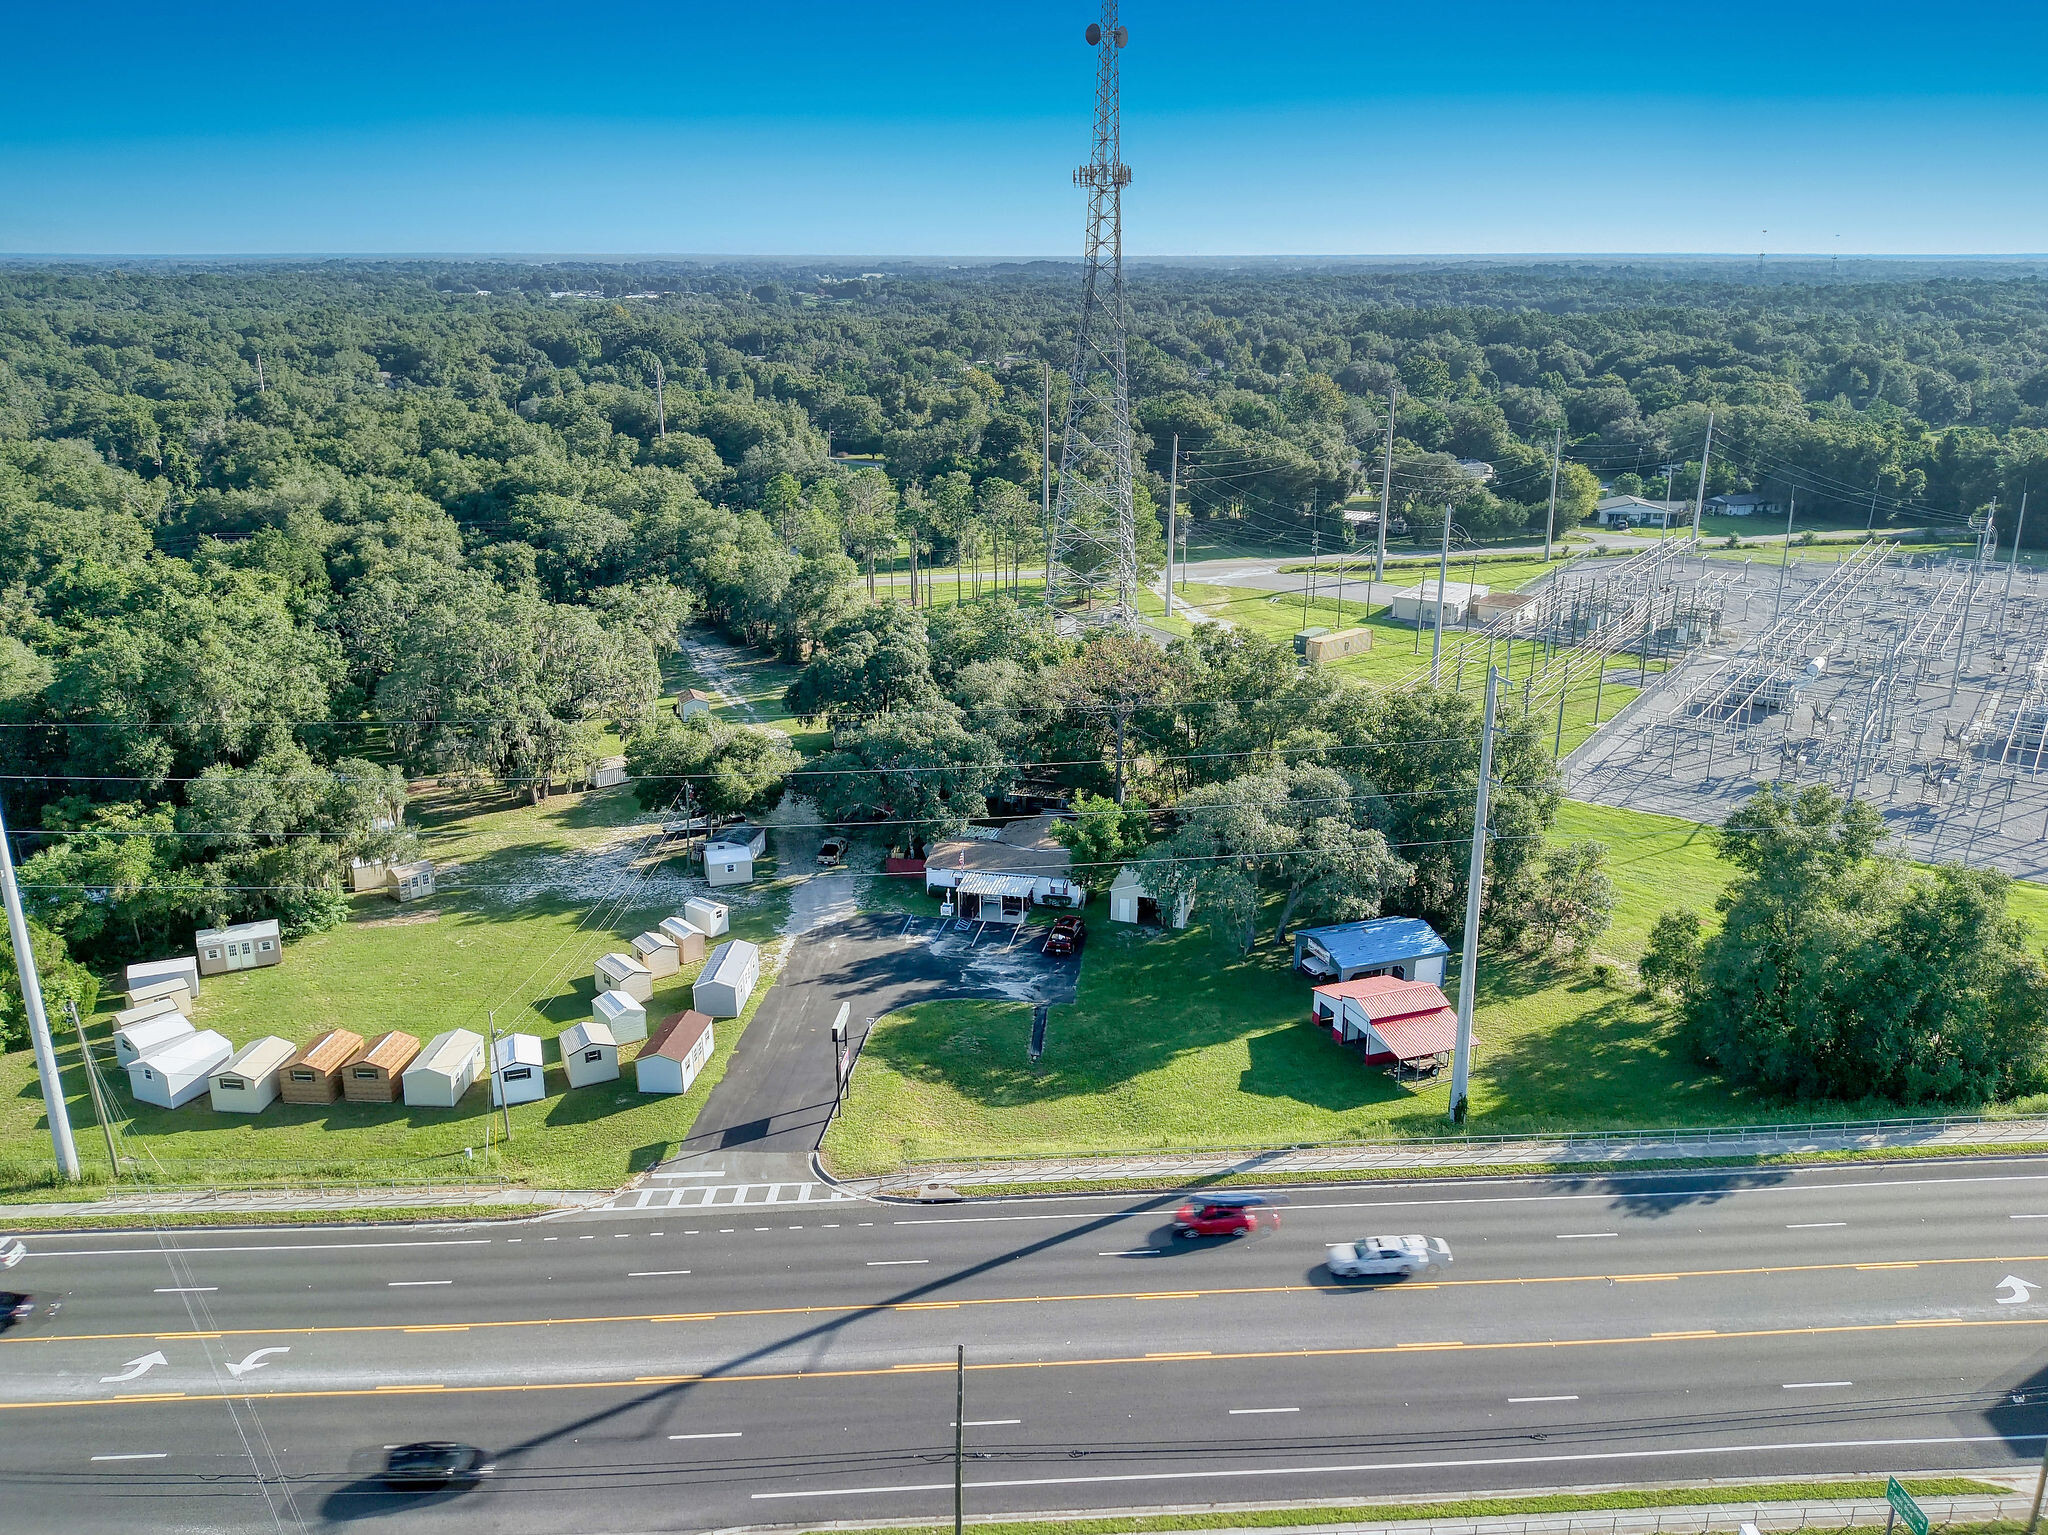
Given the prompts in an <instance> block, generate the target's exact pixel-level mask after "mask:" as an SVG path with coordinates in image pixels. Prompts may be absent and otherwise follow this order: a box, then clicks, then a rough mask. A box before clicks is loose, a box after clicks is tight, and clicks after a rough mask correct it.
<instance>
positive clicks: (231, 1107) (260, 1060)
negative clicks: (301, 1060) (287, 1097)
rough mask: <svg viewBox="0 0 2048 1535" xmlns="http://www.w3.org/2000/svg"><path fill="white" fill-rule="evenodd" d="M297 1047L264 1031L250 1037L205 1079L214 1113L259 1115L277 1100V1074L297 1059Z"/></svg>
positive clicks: (278, 1084)
mask: <svg viewBox="0 0 2048 1535" xmlns="http://www.w3.org/2000/svg"><path fill="white" fill-rule="evenodd" d="M298 1054H299V1047H298V1046H297V1045H295V1044H293V1043H292V1042H291V1041H290V1040H288V1039H279V1038H278V1037H277V1036H276V1035H275V1034H266V1035H264V1036H263V1038H261V1039H257V1040H251V1041H250V1042H249V1043H248V1044H246V1045H244V1046H242V1048H241V1049H239V1050H237V1051H236V1052H235V1053H234V1057H233V1058H232V1059H231V1060H229V1062H228V1063H227V1064H226V1065H225V1066H222V1067H219V1068H217V1069H216V1070H215V1071H214V1073H213V1075H212V1076H210V1077H208V1078H207V1079H206V1094H207V1097H208V1098H209V1099H210V1100H211V1101H212V1103H213V1111H214V1113H216V1114H260V1113H261V1112H262V1111H263V1110H265V1109H267V1108H269V1107H270V1106H271V1104H273V1103H275V1102H277V1093H278V1088H279V1086H280V1083H279V1081H278V1074H279V1073H280V1072H282V1071H283V1070H284V1068H285V1067H286V1066H288V1065H290V1064H291V1063H292V1062H293V1061H294V1060H296V1059H297V1058H298Z"/></svg>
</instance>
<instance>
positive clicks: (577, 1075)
mask: <svg viewBox="0 0 2048 1535" xmlns="http://www.w3.org/2000/svg"><path fill="white" fill-rule="evenodd" d="M557 1043H558V1044H560V1045H561V1047H562V1070H563V1071H564V1072H566V1073H567V1074H568V1077H569V1085H570V1086H571V1087H590V1086H592V1085H593V1084H595V1083H598V1082H616V1081H618V1080H619V1042H618V1041H617V1040H616V1039H613V1038H612V1031H611V1030H610V1029H608V1028H606V1027H605V1026H604V1025H603V1024H602V1023H600V1022H598V1021H597V1019H595V1018H592V1019H590V1020H589V1021H588V1022H586V1023H572V1024H570V1025H569V1027H568V1028H566V1029H564V1030H562V1034H561V1038H560V1039H559V1040H558V1041H557Z"/></svg>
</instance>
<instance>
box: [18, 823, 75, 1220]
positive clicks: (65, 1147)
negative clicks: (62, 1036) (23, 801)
mask: <svg viewBox="0 0 2048 1535" xmlns="http://www.w3.org/2000/svg"><path fill="white" fill-rule="evenodd" d="M0 896H4V897H5V898H6V902H7V936H8V937H9V938H10V939H12V940H13V942H14V976H15V979H16V980H18V981H20V982H21V1005H22V1010H23V1011H24V1012H26V1013H27V1014H28V1035H29V1039H30V1041H31V1042H32V1043H33V1044H34V1045H35V1050H36V1075H37V1076H38V1077H40V1078H41V1079H42V1083H43V1112H44V1113H45V1114H46V1115H47V1116H48V1117H49V1120H50V1143H51V1145H53V1146H54V1147H55V1148H56V1151H57V1171H58V1172H59V1173H61V1174H62V1175H63V1177H64V1181H65V1182H66V1183H76V1182H78V1147H77V1146H75V1145H73V1144H72V1140H71V1116H70V1114H69V1113H68V1112H67V1111H66V1109H65V1107H64V1083H63V1080H62V1079H61V1078H60V1077H58V1075H57V1047H56V1046H55V1045H53V1044H51V1043H50V1019H49V1016H48V1015H47V1014H46V1013H45V1012H44V1011H43V981H42V977H41V976H39V975H38V974H37V973H36V955H35V950H34V949H33V948H32V947H30V945H29V941H28V918H27V917H26V916H24V915H23V914H22V910H21V892H20V891H19V890H18V889H16V888H15V884H14V852H13V849H11V848H10V847H9V846H8V845H7V818H6V817H5V816H4V815H0Z"/></svg>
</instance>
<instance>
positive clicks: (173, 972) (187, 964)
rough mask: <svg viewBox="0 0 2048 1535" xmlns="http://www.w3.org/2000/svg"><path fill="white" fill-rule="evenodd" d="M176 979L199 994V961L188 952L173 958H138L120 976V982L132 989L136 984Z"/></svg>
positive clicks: (194, 994) (194, 993)
mask: <svg viewBox="0 0 2048 1535" xmlns="http://www.w3.org/2000/svg"><path fill="white" fill-rule="evenodd" d="M170 980H178V981H183V982H184V983H185V989H186V990H187V991H189V992H191V993H192V995H193V996H195V997H196V996H198V995H199V961H198V960H196V959H194V958H193V957H192V956H191V955H190V954H180V955H178V956H177V958H175V959H145V960H138V961H137V962H136V963H134V964H132V965H130V966H129V967H128V970H127V973H126V974H125V975H123V976H122V977H121V984H122V985H124V986H125V987H127V988H128V990H130V991H133V990H134V989H135V988H136V987H138V986H147V985H149V984H150V983H151V982H152V981H170Z"/></svg>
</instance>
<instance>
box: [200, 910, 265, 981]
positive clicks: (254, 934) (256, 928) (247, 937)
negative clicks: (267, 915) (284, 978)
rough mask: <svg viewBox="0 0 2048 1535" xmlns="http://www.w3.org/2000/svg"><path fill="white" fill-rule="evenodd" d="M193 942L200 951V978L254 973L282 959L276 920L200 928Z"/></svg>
mask: <svg viewBox="0 0 2048 1535" xmlns="http://www.w3.org/2000/svg"><path fill="white" fill-rule="evenodd" d="M192 941H193V944H194V945H195V946H196V947H197V948H198V950H199V973H200V974H201V975H223V974H225V973H227V972H228V971H230V970H255V969H258V968H260V967H261V966H264V965H275V964H277V963H279V962H280V961H282V960H283V959H284V940H283V939H282V938H280V937H279V936H278V932H277V923H276V921H275V920H272V921H269V922H238V923H236V924H235V925H234V926H233V927H203V928H201V929H200V930H199V931H198V932H196V933H194V934H193V935H192Z"/></svg>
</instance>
